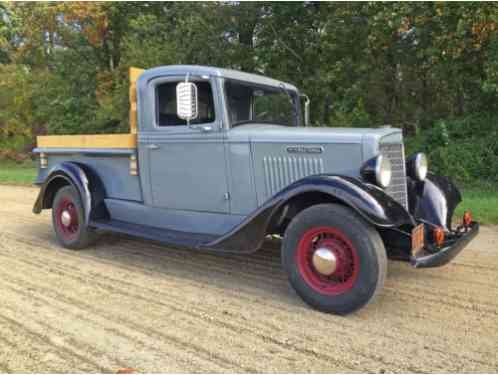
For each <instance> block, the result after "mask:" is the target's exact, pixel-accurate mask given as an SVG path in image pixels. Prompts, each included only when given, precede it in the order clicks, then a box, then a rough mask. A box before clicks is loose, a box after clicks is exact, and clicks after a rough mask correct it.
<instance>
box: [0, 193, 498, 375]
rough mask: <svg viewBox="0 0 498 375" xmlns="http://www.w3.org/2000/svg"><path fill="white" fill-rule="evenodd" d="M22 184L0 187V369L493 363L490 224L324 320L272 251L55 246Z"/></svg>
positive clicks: (497, 239)
mask: <svg viewBox="0 0 498 375" xmlns="http://www.w3.org/2000/svg"><path fill="white" fill-rule="evenodd" d="M36 192H37V190H36V189H33V188H23V187H8V186H0V202H1V205H0V372H73V373H74V372H81V371H86V372H115V371H116V370H118V369H119V368H123V367H131V368H135V369H137V370H139V371H141V372H158V371H161V372H201V371H202V372H248V371H252V372H311V371H313V372H336V371H340V372H383V371H385V372H412V371H413V372H420V371H423V372H462V371H464V372H496V371H497V370H498V355H497V354H496V353H497V352H498V228H496V227H495V228H490V227H485V228H483V229H482V234H480V236H479V237H478V239H477V240H476V241H475V242H473V243H472V244H471V246H470V248H468V249H467V250H466V251H465V252H464V253H462V255H461V256H460V257H459V258H457V259H456V261H455V262H453V263H452V264H451V265H449V266H446V267H444V268H440V269H433V270H414V269H412V268H410V266H409V265H407V264H404V263H398V262H390V263H389V275H388V279H387V282H386V287H385V289H384V290H383V292H382V293H381V295H380V298H378V300H377V301H376V302H375V303H374V304H371V305H369V306H368V307H367V308H365V309H363V310H361V311H359V312H358V313H356V314H354V315H351V316H348V317H337V316H332V315H326V314H321V313H318V312H316V311H313V310H311V309H310V308H308V307H307V306H305V305H304V304H303V303H302V302H301V301H300V300H299V298H298V297H297V296H296V295H295V294H294V293H293V292H292V291H291V289H290V287H289V286H288V284H287V281H286V278H285V275H284V273H283V272H282V270H281V268H280V258H279V253H278V251H277V250H276V249H273V250H272V249H266V250H264V251H259V252H258V253H256V254H253V255H251V256H215V255H210V254H201V253H198V252H194V251H180V250H171V249H168V248H166V247H163V246H159V245H157V244H155V243H152V242H147V241H142V240H135V239H131V238H124V237H120V236H115V235H106V236H105V237H103V238H101V239H100V241H99V242H98V244H97V245H96V246H95V247H93V248H91V249H89V250H86V251H81V252H73V251H69V250H64V249H62V248H60V247H59V246H58V245H57V244H56V243H55V240H54V236H53V233H52V227H51V223H50V212H49V211H47V212H44V213H43V214H42V215H40V216H36V215H33V214H32V213H31V207H32V203H33V202H34V200H35V196H36Z"/></svg>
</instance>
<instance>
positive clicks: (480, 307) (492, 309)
mask: <svg viewBox="0 0 498 375" xmlns="http://www.w3.org/2000/svg"><path fill="white" fill-rule="evenodd" d="M154 246H155V247H156V246H157V245H154ZM127 248H128V247H127V244H126V243H125V244H123V245H121V246H119V251H121V252H123V250H124V249H127ZM157 248H158V249H159V250H160V251H159V254H157V255H152V254H144V253H143V252H137V251H136V250H134V249H132V248H131V249H129V250H130V251H131V253H130V252H128V254H131V255H138V256H145V257H154V258H164V259H166V260H167V261H168V262H169V263H170V262H171V261H172V260H173V261H179V262H180V263H182V264H189V265H191V266H194V267H199V266H200V263H199V261H198V260H196V259H194V260H192V261H189V260H187V259H186V257H185V256H183V255H182V254H179V253H178V250H177V251H176V252H175V251H171V252H170V251H168V252H167V253H166V254H164V248H162V247H160V246H157ZM161 250H162V253H163V254H161V253H160V252H161ZM180 251H181V250H180ZM186 251H188V250H186ZM125 252H127V250H125ZM202 255H205V254H202ZM212 257H215V256H212ZM216 260H217V259H216V258H211V259H208V260H206V259H202V266H203V267H204V266H208V269H210V270H216V271H220V272H227V267H226V265H227V263H228V265H238V266H240V264H238V263H237V260H236V259H228V260H227V259H226V258H225V257H223V258H222V259H221V261H223V262H224V265H221V266H220V265H219V263H217V262H216ZM204 269H206V267H204ZM238 275H241V276H246V277H247V278H249V279H253V278H255V279H256V280H258V281H259V280H261V279H263V278H266V279H268V281H269V282H270V283H272V287H277V286H278V285H280V286H281V287H282V286H284V285H285V286H286V285H287V281H286V280H285V279H283V277H284V274H283V272H282V271H281V272H280V273H279V275H281V276H282V277H279V278H275V277H271V276H267V275H266V274H264V273H263V274H259V273H258V271H254V272H248V271H247V270H246V269H244V270H242V271H238ZM388 283H389V279H388ZM420 289H423V295H424V300H431V299H430V298H429V297H427V296H428V295H433V296H436V300H438V299H440V298H441V297H444V302H446V303H448V304H453V305H454V306H455V307H459V308H462V309H470V310H473V311H480V312H483V311H486V312H488V313H490V314H492V315H496V314H497V311H498V305H496V304H492V303H490V302H488V303H487V304H482V303H480V302H479V301H476V300H475V299H472V298H470V299H469V298H468V297H467V299H466V300H464V299H463V296H462V293H460V292H458V291H456V293H457V294H456V295H453V296H452V295H449V294H447V293H444V292H442V291H441V290H440V289H438V290H437V291H436V292H432V291H431V290H430V289H427V287H426V285H421V287H420V288H418V290H417V288H416V287H415V283H413V282H412V283H409V284H408V285H406V286H404V287H403V290H402V291H396V292H397V293H408V294H410V291H416V292H417V291H419V290H420ZM410 296H412V297H413V296H417V293H411V294H410ZM432 301H435V299H432Z"/></svg>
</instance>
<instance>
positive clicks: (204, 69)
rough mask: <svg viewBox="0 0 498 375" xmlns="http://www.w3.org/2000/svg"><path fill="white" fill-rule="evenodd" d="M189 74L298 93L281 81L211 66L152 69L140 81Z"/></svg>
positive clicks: (178, 66)
mask: <svg viewBox="0 0 498 375" xmlns="http://www.w3.org/2000/svg"><path fill="white" fill-rule="evenodd" d="M187 73H190V74H192V75H200V76H202V75H208V76H215V77H223V78H228V79H234V80H238V81H245V82H253V83H256V84H260V85H266V86H277V87H278V86H280V85H284V87H285V88H286V89H287V90H292V91H298V89H297V88H296V87H295V86H294V85H291V84H290V83H286V82H283V81H279V80H276V79H273V78H269V77H265V76H262V75H259V74H252V73H245V72H241V71H238V70H232V69H223V68H217V67H213V66H203V65H165V66H159V67H156V68H152V69H147V70H145V72H144V73H143V74H142V75H141V77H140V78H141V79H142V78H145V79H147V80H148V79H150V78H153V77H156V76H165V75H185V74H187Z"/></svg>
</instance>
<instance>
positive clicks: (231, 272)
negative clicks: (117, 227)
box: [81, 233, 389, 315]
mask: <svg viewBox="0 0 498 375" xmlns="http://www.w3.org/2000/svg"><path fill="white" fill-rule="evenodd" d="M81 255H82V256H83V257H91V258H94V259H99V260H100V261H102V262H105V263H108V264H110V265H112V266H113V268H115V269H117V270H119V271H122V272H123V273H127V272H128V273H130V277H132V275H133V273H134V272H138V273H141V274H143V273H145V274H146V275H147V276H150V277H151V278H153V279H154V280H157V282H158V283H161V282H163V281H165V280H167V282H168V283H169V282H171V281H172V282H173V283H174V284H177V285H179V286H180V287H181V285H182V284H185V285H188V286H196V287H199V288H200V289H202V288H203V287H205V288H209V289H217V291H219V292H221V293H227V295H234V294H235V295H239V296H240V298H241V300H246V301H248V302H249V303H251V304H262V305H265V306H267V305H270V304H271V305H274V306H279V308H283V309H284V310H285V309H286V308H290V309H291V310H293V311H294V310H296V308H297V309H298V310H300V311H301V312H304V311H313V310H312V309H311V308H310V307H308V306H307V305H305V304H304V303H303V302H302V301H301V299H300V298H299V296H297V295H296V293H295V292H294V290H293V289H292V288H291V287H290V285H289V283H288V281H287V276H286V274H285V272H284V271H283V269H282V267H281V263H280V261H281V259H280V241H278V240H271V241H266V242H265V243H264V244H263V246H262V247H261V248H260V249H259V250H258V251H257V252H255V253H253V254H243V255H242V254H241V255H238V254H219V253H210V252H201V251H198V250H193V249H174V248H170V247H167V246H165V245H162V244H160V243H157V242H154V241H148V240H143V239H137V238H134V237H130V236H126V235H117V234H112V233H106V234H105V235H102V236H100V238H99V240H98V241H97V243H96V244H95V245H94V246H93V247H92V248H90V249H87V250H84V251H83V252H81ZM115 271H116V270H114V271H113V272H115ZM385 298H386V296H382V295H381V296H380V298H378V299H377V300H376V301H374V302H373V303H372V304H370V305H369V306H367V308H364V309H362V310H360V311H359V312H357V313H355V314H354V315H358V314H360V315H363V314H364V313H363V311H369V310H370V311H372V309H374V310H375V311H378V310H379V308H380V309H381V310H382V309H383V308H385V306H387V305H386V304H388V303H389V302H387V301H384V302H379V300H380V301H382V300H384V299H385ZM387 298H389V297H387ZM325 315H326V314H325Z"/></svg>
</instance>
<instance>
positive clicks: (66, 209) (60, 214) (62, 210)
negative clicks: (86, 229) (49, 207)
mask: <svg viewBox="0 0 498 375" xmlns="http://www.w3.org/2000/svg"><path fill="white" fill-rule="evenodd" d="M55 218H56V223H57V228H58V229H59V233H60V234H61V236H62V237H63V238H64V240H66V241H67V240H73V239H75V238H76V237H77V236H78V228H79V219H78V211H77V209H76V205H75V204H74V202H73V201H72V200H71V199H70V198H67V197H64V198H62V199H61V201H60V202H59V205H58V206H57V208H56V211H55Z"/></svg>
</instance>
